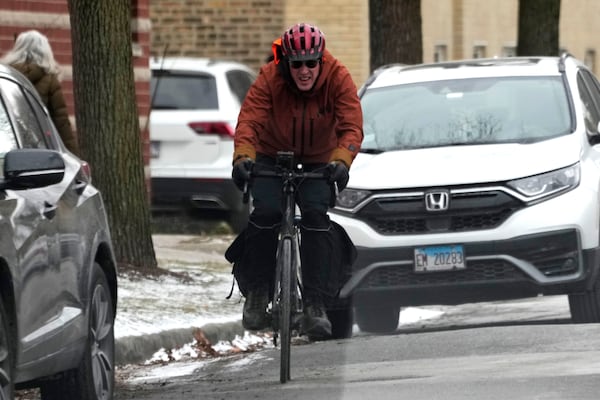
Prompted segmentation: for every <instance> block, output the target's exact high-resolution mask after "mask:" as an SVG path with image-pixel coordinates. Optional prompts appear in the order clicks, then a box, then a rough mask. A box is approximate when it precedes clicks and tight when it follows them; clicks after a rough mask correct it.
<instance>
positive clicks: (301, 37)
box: [232, 23, 363, 338]
mask: <svg viewBox="0 0 600 400" xmlns="http://www.w3.org/2000/svg"><path fill="white" fill-rule="evenodd" d="M272 50H273V60H272V61H270V62H268V63H267V64H266V65H264V66H263V67H262V68H261V70H260V74H259V76H258V78H257V80H256V81H255V82H254V84H253V85H252V86H251V88H250V90H249V91H248V93H247V95H246V98H245V100H244V102H243V104H242V107H241V111H240V114H239V117H238V124H237V127H236V130H235V142H234V145H235V150H234V154H233V166H234V167H233V172H232V178H233V180H234V182H235V184H236V185H237V186H238V188H240V190H241V189H242V188H243V187H244V185H245V183H246V182H247V180H248V178H249V172H250V170H251V169H252V168H253V165H256V167H258V168H260V167H261V166H264V165H274V164H275V156H276V153H277V151H292V152H293V153H294V154H295V157H296V161H297V162H299V163H302V164H303V166H304V169H305V170H307V171H311V170H312V171H314V170H316V169H324V168H329V169H330V171H331V174H330V179H329V182H327V181H324V180H316V179H307V180H304V181H303V182H301V183H300V184H299V186H298V189H297V199H296V201H297V204H298V206H299V207H300V210H301V212H302V220H301V223H300V229H301V235H302V245H301V250H300V256H301V260H302V281H303V285H304V289H305V290H304V316H303V319H304V321H303V324H302V326H303V329H304V333H305V334H307V335H308V336H309V337H312V338H326V337H328V336H330V335H331V323H330V322H329V320H328V319H327V314H326V310H325V306H324V302H323V300H324V297H323V296H324V295H326V294H327V293H326V291H325V289H324V287H325V286H324V285H325V282H324V280H326V279H327V278H326V277H327V270H328V268H329V263H330V260H331V254H332V246H333V245H334V244H333V242H332V240H331V234H330V231H331V229H332V226H331V223H330V221H329V216H328V215H327V210H328V207H329V205H330V201H331V193H332V191H331V186H330V185H331V184H333V182H336V183H337V186H338V189H339V190H340V191H341V190H343V189H344V188H345V186H346V184H347V182H348V169H349V168H350V165H351V163H352V161H353V160H354V158H355V156H356V154H357V153H358V151H359V149H360V145H361V142H362V138H363V131H362V124H363V120H362V109H361V105H360V101H359V99H358V96H357V90H356V86H355V84H354V83H353V81H352V77H351V76H350V73H349V72H348V70H347V69H346V67H345V66H344V65H342V63H341V62H340V61H338V60H337V59H336V58H334V57H333V55H332V54H331V53H330V52H329V51H328V50H326V48H325V36H324V35H323V32H321V30H319V28H318V27H316V26H314V25H310V24H307V23H299V24H296V25H293V26H291V27H290V28H288V29H286V30H285V32H283V34H282V36H281V37H280V38H278V39H277V40H275V41H274V42H273V45H272ZM251 195H252V198H253V206H254V209H253V211H252V213H251V215H250V218H249V223H248V228H247V229H246V231H245V233H244V234H245V235H246V236H245V249H246V250H245V251H244V256H243V269H244V275H245V278H246V279H247V280H248V282H247V284H248V288H249V290H248V292H247V295H246V301H245V303H244V308H243V316H242V322H243V325H244V327H245V328H246V329H249V330H260V329H264V328H267V327H268V326H269V321H268V319H267V315H266V312H265V310H266V308H267V306H268V303H269V298H270V291H272V287H271V286H272V281H273V274H274V269H275V256H276V250H277V234H278V225H279V222H280V220H281V203H282V196H281V182H279V181H278V180H275V179H269V178H257V179H255V180H254V182H253V184H252V186H251Z"/></svg>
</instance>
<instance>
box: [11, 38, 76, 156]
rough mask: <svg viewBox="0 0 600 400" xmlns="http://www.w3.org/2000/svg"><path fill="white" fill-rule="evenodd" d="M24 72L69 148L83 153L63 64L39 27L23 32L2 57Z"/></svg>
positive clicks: (72, 151)
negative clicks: (66, 95) (63, 80)
mask: <svg viewBox="0 0 600 400" xmlns="http://www.w3.org/2000/svg"><path fill="white" fill-rule="evenodd" d="M0 61H2V63H4V64H8V65H10V66H11V67H13V68H15V69H16V70H18V71H19V72H21V73H22V74H23V75H25V76H26V77H27V78H28V79H29V80H30V81H31V83H33V85H34V86H35V88H36V90H37V91H38V93H39V95H40V97H41V98H42V101H43V102H44V104H45V105H46V108H47V109H48V112H49V113H50V117H51V118H52V121H53V122H54V125H55V126H56V129H57V130H58V133H59V134H60V137H61V139H62V141H63V143H64V144H65V146H66V147H67V149H68V150H69V151H70V152H71V153H73V154H75V155H76V156H78V157H79V156H80V151H79V145H78V143H77V138H76V137H75V135H74V133H73V129H72V127H71V122H70V121H69V110H68V108H67V104H66V102H65V98H64V96H63V93H62V88H61V85H60V79H59V78H60V68H59V65H58V63H57V62H56V60H55V59H54V54H53V52H52V48H51V47H50V43H49V42H48V38H47V37H46V36H45V35H43V34H42V33H40V32H38V31H36V30H30V31H26V32H22V33H21V34H19V36H17V39H16V40H15V44H14V46H13V48H12V50H10V51H9V52H8V53H7V54H6V55H5V56H4V57H2V59H1V60H0Z"/></svg>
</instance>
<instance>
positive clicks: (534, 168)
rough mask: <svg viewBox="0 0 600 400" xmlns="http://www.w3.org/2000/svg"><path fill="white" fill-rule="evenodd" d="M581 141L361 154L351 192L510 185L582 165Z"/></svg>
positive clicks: (571, 138) (561, 139)
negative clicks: (527, 178) (491, 184)
mask: <svg viewBox="0 0 600 400" xmlns="http://www.w3.org/2000/svg"><path fill="white" fill-rule="evenodd" d="M580 153H581V143H580V141H579V138H578V137H577V136H576V135H567V136H561V137H559V138H556V139H551V140H546V141H543V142H538V143H530V144H516V143H509V144H485V145H468V146H451V147H437V148H427V149H417V150H398V151H388V152H385V153H381V154H377V155H371V154H365V153H360V154H359V155H358V156H357V157H356V160H355V161H354V163H353V164H352V168H351V171H350V181H349V185H348V186H349V187H352V188H356V189H392V188H411V187H415V188H416V187H432V186H449V185H457V184H474V183H487V182H499V181H507V180H512V179H516V178H522V177H526V176H531V175H536V174H540V173H544V172H547V171H552V170H555V169H559V168H562V167H565V166H568V165H571V164H574V163H576V162H577V161H578V160H579V157H580Z"/></svg>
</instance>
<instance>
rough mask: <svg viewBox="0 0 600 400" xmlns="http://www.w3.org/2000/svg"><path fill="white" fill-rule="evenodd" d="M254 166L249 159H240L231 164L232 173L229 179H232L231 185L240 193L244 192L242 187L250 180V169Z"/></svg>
mask: <svg viewBox="0 0 600 400" xmlns="http://www.w3.org/2000/svg"><path fill="white" fill-rule="evenodd" d="M253 166H254V161H252V159H251V158H247V157H246V158H240V159H239V160H237V161H236V162H235V164H233V171H232V172H231V177H232V178H233V183H235V186H237V188H238V189H240V190H241V191H243V190H244V186H245V184H246V182H248V180H249V179H250V171H252V167H253Z"/></svg>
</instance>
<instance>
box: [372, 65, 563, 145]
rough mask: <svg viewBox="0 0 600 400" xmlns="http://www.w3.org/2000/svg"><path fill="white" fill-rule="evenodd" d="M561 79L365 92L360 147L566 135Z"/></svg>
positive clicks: (527, 139) (469, 81) (474, 82)
mask: <svg viewBox="0 0 600 400" xmlns="http://www.w3.org/2000/svg"><path fill="white" fill-rule="evenodd" d="M568 99H569V98H568V95H567V93H566V91H565V87H564V84H563V82H562V80H561V78H560V77H558V76H557V77H554V76H552V77H504V78H471V79H461V80H448V81H434V82H423V83H418V84H406V85H399V86H393V87H386V88H380V89H372V90H367V91H366V92H365V94H364V95H363V97H362V99H361V104H362V108H363V114H364V133H365V139H364V141H363V148H364V149H372V150H383V151H386V150H396V149H410V148H421V147H435V146H449V145H458V144H483V143H503V142H519V143H527V142H535V141H540V140H546V139H549V138H552V137H556V136H560V135H565V134H568V133H569V132H570V128H571V115H570V110H569V100H568Z"/></svg>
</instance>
